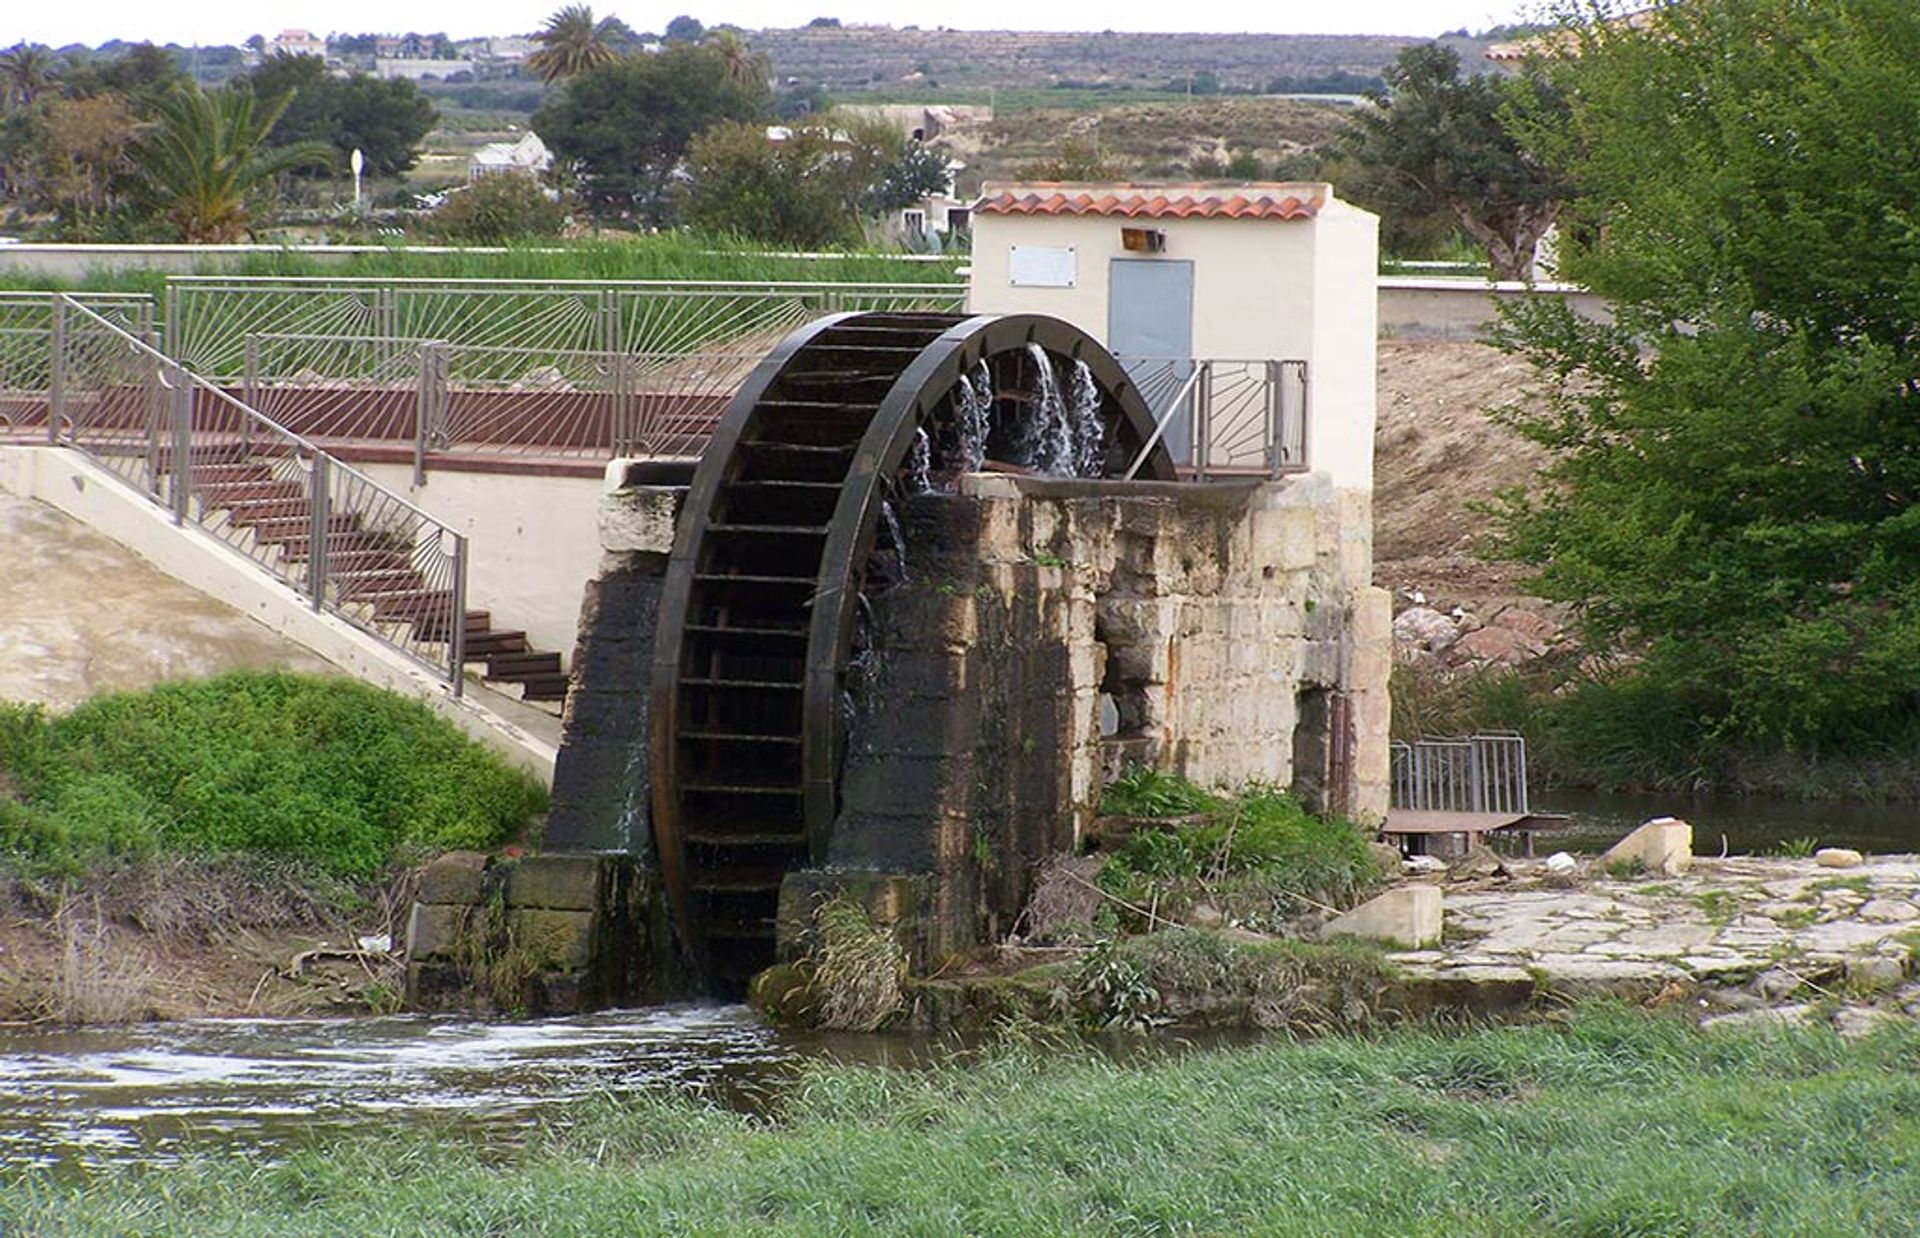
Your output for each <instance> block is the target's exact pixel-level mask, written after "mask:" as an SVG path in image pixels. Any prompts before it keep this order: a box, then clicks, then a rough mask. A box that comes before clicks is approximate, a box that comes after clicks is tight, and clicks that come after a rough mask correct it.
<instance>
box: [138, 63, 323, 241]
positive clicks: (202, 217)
mask: <svg viewBox="0 0 1920 1238" xmlns="http://www.w3.org/2000/svg"><path fill="white" fill-rule="evenodd" d="M287 101H288V100H287V97H285V96H283V97H281V98H279V99H275V100H272V101H271V102H269V103H268V104H266V105H265V106H260V105H258V104H257V101H256V100H255V98H254V95H253V92H252V91H251V90H249V89H248V88H247V87H246V86H244V85H240V84H237V83H236V84H235V85H232V86H228V87H223V88H222V89H219V90H214V91H207V90H202V89H201V88H200V86H199V85H197V84H196V83H193V82H185V83H182V84H180V85H177V86H175V87H174V88H173V89H172V90H171V91H170V92H168V93H167V94H166V95H164V96H162V97H161V98H160V99H158V100H156V101H155V103H154V105H153V113H154V117H153V119H154V123H153V126H152V128H150V129H149V130H147V131H146V132H144V133H142V134H141V135H140V137H139V138H138V139H137V140H136V141H135V142H134V144H133V147H132V149H131V151H130V154H131V156H132V159H133V164H134V168H135V170H136V171H137V173H138V178H139V197H140V199H141V201H142V202H143V203H144V204H145V205H146V206H147V207H148V209H149V210H150V211H151V212H152V213H153V214H155V215H157V216H159V217H161V218H163V219H165V220H166V221H167V222H168V223H169V224H171V225H172V226H173V228H174V229H175V230H176V231H177V232H178V233H179V234H180V239H181V240H183V241H186V242H188V243H189V244H202V243H218V242H224V241H232V240H236V239H238V238H239V237H241V236H244V235H245V234H246V231H247V226H248V223H249V221H250V219H251V209H250V208H251V206H252V201H253V198H254V197H255V195H256V194H257V193H258V191H259V190H260V189H261V188H263V187H264V186H265V185H267V184H268V183H270V182H271V180H272V178H273V177H275V176H276V175H278V174H280V173H281V172H285V171H289V170H291V169H293V168H297V167H303V166H309V165H312V164H316V163H324V162H326V161H327V160H328V159H329V158H330V157H331V152H330V151H329V150H328V149H327V148H326V147H325V146H322V145H320V144H318V143H300V144H296V145H292V146H279V147H272V148H269V147H268V146H267V145H266V138H267V134H268V133H269V132H270V131H271V130H272V129H273V125H274V122H275V121H277V120H279V119H280V114H281V112H282V111H284V110H285V109H286V106H287Z"/></svg>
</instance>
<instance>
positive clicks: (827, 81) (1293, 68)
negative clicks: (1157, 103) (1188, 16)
mask: <svg viewBox="0 0 1920 1238" xmlns="http://www.w3.org/2000/svg"><path fill="white" fill-rule="evenodd" d="M1171 20H1178V18H1177V14H1176V15H1173V16H1172V18H1171ZM746 37H747V40H748V42H749V43H751V44H752V46H753V48H754V49H755V50H756V51H760V52H764V53H766V55H767V56H768V58H769V59H770V60H771V61H772V62H773V70H774V74H775V76H776V77H777V78H778V79H780V80H781V81H787V80H788V79H792V80H793V81H794V82H796V83H818V84H820V85H822V86H824V87H825V88H826V89H827V90H828V91H829V92H833V93H844V92H849V91H862V90H874V89H889V88H899V87H902V86H922V87H926V88H929V89H933V88H938V89H941V90H944V91H953V90H980V91H984V90H987V89H990V88H991V89H997V90H1007V89H1014V88H1021V87H1060V86H1080V87H1084V86H1089V85H1100V86H1107V87H1112V88H1118V89H1152V88H1160V87H1165V86H1167V85H1168V84H1169V83H1176V82H1179V83H1182V84H1184V80H1185V79H1187V78H1189V77H1190V76H1192V75H1197V74H1205V73H1210V74H1212V75H1213V76H1214V78H1215V79H1216V80H1217V82H1218V84H1219V86H1220V88H1222V89H1226V90H1243V91H1266V90H1273V89H1279V90H1300V89H1310V88H1314V86H1313V85H1311V84H1312V83H1316V82H1317V85H1318V88H1319V89H1335V90H1346V91H1351V90H1354V89H1356V88H1357V87H1358V86H1359V85H1360V84H1361V82H1359V81H1357V80H1355V79H1377V78H1378V77H1379V75H1380V70H1381V69H1383V68H1384V67H1386V65H1387V64H1388V63H1390V62H1391V61H1392V60H1393V58H1394V56H1395V55H1397V54H1398V53H1399V51H1400V49H1401V48H1403V47H1407V46H1410V45H1413V44H1416V43H1420V42H1423V41H1424V40H1421V39H1416V38H1411V37H1399V36H1374V35H1298V34H1134V33H1117V32H1114V31H1111V30H1108V31H1099V32H1072V33H1057V32H1042V31H1015V30H946V29H934V30H921V29H918V28H915V27H907V28H904V29H895V28H893V27H891V26H845V27H816V26H806V27H801V28H799V29H793V30H777V29H776V30H759V31H750V32H747V36H746ZM1443 41H1444V42H1446V43H1448V44H1449V45H1450V46H1453V47H1454V48H1455V49H1456V50H1457V51H1459V53H1460V56H1461V59H1462V60H1464V61H1466V62H1467V63H1468V64H1470V65H1472V64H1480V63H1484V61H1483V54H1484V52H1485V50H1486V47H1487V46H1488V44H1487V43H1485V42H1483V41H1479V40H1474V39H1447V40H1443ZM1276 83H1280V84H1279V85H1278V86H1277V87H1276Z"/></svg>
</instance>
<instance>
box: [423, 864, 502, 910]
mask: <svg viewBox="0 0 1920 1238" xmlns="http://www.w3.org/2000/svg"><path fill="white" fill-rule="evenodd" d="M489 862H490V859H489V857H488V856H487V855H485V854H484V853H482V852H479V851H449V852H447V853H446V854H445V855H442V856H438V857H436V858H435V859H434V860H433V862H432V863H430V864H428V865H427V866H426V867H425V868H424V869H422V870H421V871H420V888H419V889H418V890H416V891H415V892H414V897H415V898H416V899H418V900H419V901H421V902H423V903H468V904H472V903H478V902H480V901H481V900H482V898H484V897H485V886H486V872H487V865H488V863H489Z"/></svg>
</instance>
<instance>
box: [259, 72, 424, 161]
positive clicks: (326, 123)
mask: <svg viewBox="0 0 1920 1238" xmlns="http://www.w3.org/2000/svg"><path fill="white" fill-rule="evenodd" d="M248 81H249V83H250V84H251V86H252V88H253V93H254V97H255V98H256V99H258V100H259V101H260V102H261V103H263V104H264V103H266V102H268V101H270V100H273V99H277V98H280V97H281V96H283V95H289V94H290V95H291V96H292V98H291V100H290V101H289V102H288V104H287V107H286V110H285V111H283V112H282V113H281V114H280V119H279V121H278V122H277V123H276V124H275V125H274V126H273V131H272V132H271V133H270V134H268V135H267V141H268V143H269V144H270V145H273V146H289V145H297V144H299V143H302V142H320V143H324V144H325V145H327V146H328V147H331V148H332V149H333V151H334V153H335V156H336V158H335V164H336V165H337V166H342V167H344V166H345V165H346V161H347V157H348V156H349V155H350V154H351V153H352V152H353V151H355V150H358V151H360V153H361V155H362V156H363V157H364V158H365V159H366V168H367V173H368V174H369V175H371V176H398V175H399V174H400V173H402V172H404V171H406V170H407V169H408V168H411V167H412V166H413V165H414V164H415V163H418V162H419V160H420V143H421V141H422V139H424V138H425V137H426V136H427V134H428V133H429V132H431V131H432V129H433V126H434V125H435V124H436V123H437V122H438V120H439V116H438V114H437V113H436V112H435V111H434V108H433V104H432V103H430V102H428V100H427V99H426V97H425V96H424V95H422V94H421V93H420V88H419V87H418V86H415V85H414V84H413V83H412V82H410V81H407V80H405V79H404V78H395V79H393V80H392V81H381V80H380V79H378V78H376V77H373V76H372V75H371V74H367V73H354V74H351V75H350V76H347V77H335V76H333V75H332V74H331V73H329V72H328V71H327V66H326V62H325V61H323V60H321V59H320V58H319V57H318V56H286V55H280V56H274V57H271V58H269V59H268V60H266V61H265V62H263V63H262V64H261V65H260V67H259V68H257V69H255V70H254V71H253V73H252V75H251V76H250V77H249V78H248Z"/></svg>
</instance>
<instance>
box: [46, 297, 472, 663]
mask: <svg viewBox="0 0 1920 1238" xmlns="http://www.w3.org/2000/svg"><path fill="white" fill-rule="evenodd" d="M56 304H57V307H58V313H57V314H56V317H55V329H54V331H53V333H52V334H53V363H52V366H51V371H52V373H53V374H54V375H55V376H56V379H57V381H56V382H55V384H54V385H53V388H52V391H51V394H50V402H51V405H52V408H51V413H50V416H49V419H48V420H49V434H50V438H51V441H53V442H55V443H60V442H62V441H64V442H65V443H66V444H67V445H69V446H71V447H73V448H74V449H76V450H78V451H81V452H84V453H86V454H87V455H88V456H90V457H91V458H92V459H94V460H95V462H96V463H98V464H100V465H101V466H102V467H103V468H104V469H105V470H106V471H107V472H109V473H111V474H113V475H114V476H116V477H118V478H119V479H120V480H121V481H124V482H126V483H127V484H128V485H130V486H132V487H134V488H135V489H136V490H138V491H140V492H141V493H142V494H143V495H144V496H145V497H147V498H148V499H150V500H152V501H154V502H156V503H160V504H162V505H163V506H165V507H167V508H168V509H170V511H171V512H172V515H173V519H174V523H175V524H178V525H182V526H186V525H189V524H190V525H192V526H193V527H195V528H196V529H198V530H199V531H200V532H202V533H205V534H206V535H208V536H210V537H213V538H214V539H216V540H218V541H221V542H222V543H224V544H226V545H227V546H229V547H231V548H232V549H234V550H236V551H238V552H240V553H241V554H243V555H245V556H246V557H247V558H248V559H250V560H251V561H253V562H254V563H255V565H256V566H258V567H260V568H261V569H262V570H263V571H266V572H268V573H269V574H271V575H273V576H274V577H275V578H277V579H278V580H280V581H281V582H282V583H283V584H286V585H288V586H289V587H291V588H293V589H294V590H295V591H296V592H298V593H303V594H305V595H306V598H307V601H308V603H309V604H310V605H311V606H312V608H313V609H314V610H316V611H321V610H324V611H326V612H328V613H330V614H333V615H336V616H338V617H340V618H342V619H344V620H345V621H347V622H348V623H351V624H353V625H354V626H355V627H358V628H360V629H361V630H362V631H364V632H366V633H368V634H369V635H371V636H373V637H375V638H376V639H378V640H380V641H381V642H382V643H384V644H386V645H387V646H388V647H390V648H392V649H394V650H395V651H396V652H398V653H400V654H402V655H403V656H406V657H408V658H410V659H412V660H413V661H415V662H417V663H419V664H421V665H422V666H425V667H427V668H428V669H431V670H432V671H434V673H435V674H437V675H439V676H440V677H441V678H442V679H443V680H444V681H445V684H446V687H447V690H448V691H449V692H450V693H451V694H452V695H454V696H459V695H460V693H461V689H462V685H463V680H464V676H465V639H464V638H465V613H466V586H467V571H468V567H469V565H470V562H471V554H470V547H469V545H468V540H467V538H466V536H465V535H464V534H462V533H460V532H459V531H458V530H456V529H454V528H452V527H451V526H450V525H447V524H446V523H444V522H443V521H440V520H438V519H436V518H435V517H434V516H433V515H432V514H431V513H429V512H427V511H426V510H424V509H423V508H421V507H419V506H418V505H416V504H415V503H413V502H411V501H410V500H408V499H407V498H405V497H404V496H402V495H399V494H396V493H395V492H394V491H392V490H390V489H388V488H387V487H385V486H383V485H381V484H380V483H379V482H377V481H375V480H374V479H373V478H372V477H369V476H368V475H367V474H365V473H362V472H360V471H359V470H357V469H355V468H353V467H351V466H350V465H348V464H346V463H345V462H343V461H340V460H338V459H336V458H335V457H334V456H332V455H331V454H329V453H328V452H326V451H325V450H323V449H322V448H320V447H319V446H318V445H317V444H315V443H314V442H313V441H312V440H311V439H308V438H306V437H305V436H303V435H301V434H298V433H296V432H294V431H293V430H291V429H289V428H287V427H286V426H284V425H282V424H280V423H279V422H277V421H275V420H274V419H272V418H270V417H268V416H266V415H265V414H263V413H261V412H260V411H259V410H257V409H255V408H254V407H252V406H251V405H250V404H248V403H247V402H246V401H244V400H240V399H237V398H235V397H234V396H233V395H232V394H230V393H229V392H227V391H226V390H224V389H223V388H221V387H220V386H219V385H218V384H217V383H214V382H212V381H210V380H208V379H207V378H205V377H203V376H201V375H199V374H196V373H194V372H193V371H191V370H189V369H187V368H186V366H184V365H183V364H181V363H180V362H179V361H176V360H175V359H173V358H172V357H169V356H167V355H166V354H165V353H163V352H161V351H160V350H159V349H156V348H154V347H153V346H152V345H150V344H148V343H146V342H145V341H143V340H141V339H139V338H137V337H135V336H134V335H133V334H132V333H130V332H128V331H126V330H124V329H122V328H121V327H119V326H117V325H116V324H114V323H113V322H111V321H110V320H108V319H106V318H104V317H102V316H101V315H99V314H97V313H95V312H93V311H92V310H90V309H89V308H87V306H85V305H83V304H81V303H79V302H78V301H75V300H74V299H72V298H70V297H66V296H64V295H63V296H61V297H60V298H59V300H58V301H57V303H56ZM103 342H104V346H103ZM63 427H64V430H65V434H64V438H63V436H62V428H63ZM196 501H197V512H196ZM336 543H338V546H337V548H336Z"/></svg>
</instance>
